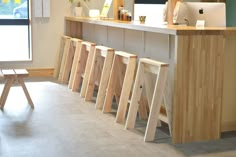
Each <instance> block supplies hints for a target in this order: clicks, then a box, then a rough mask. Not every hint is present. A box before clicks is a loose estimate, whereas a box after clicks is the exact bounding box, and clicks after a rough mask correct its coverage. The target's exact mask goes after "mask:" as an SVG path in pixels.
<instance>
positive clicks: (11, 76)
mask: <svg viewBox="0 0 236 157" xmlns="http://www.w3.org/2000/svg"><path fill="white" fill-rule="evenodd" d="M1 73H2V76H3V77H4V79H5V80H6V83H5V85H4V88H3V92H2V95H1V98H0V106H1V109H2V110H3V108H4V105H5V103H6V100H7V96H8V94H9V91H10V88H11V86H12V84H13V83H14V81H16V82H18V83H19V84H20V85H21V87H22V88H23V91H24V93H25V96H26V98H27V100H28V103H29V105H30V106H31V108H32V109H33V108H34V104H33V101H32V100H31V98H30V95H29V92H28V90H27V88H26V86H25V83H24V80H23V78H25V77H28V75H29V73H28V71H27V70H25V69H9V70H1Z"/></svg>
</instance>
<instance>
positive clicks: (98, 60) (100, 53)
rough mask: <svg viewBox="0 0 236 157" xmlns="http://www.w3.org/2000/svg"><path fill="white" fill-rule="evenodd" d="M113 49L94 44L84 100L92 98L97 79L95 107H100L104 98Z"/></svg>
mask: <svg viewBox="0 0 236 157" xmlns="http://www.w3.org/2000/svg"><path fill="white" fill-rule="evenodd" d="M114 53H115V50H114V49H112V48H109V47H105V46H96V47H95V55H94V58H93V61H92V62H91V64H92V68H91V72H90V76H89V84H88V87H87V90H86V95H85V100H86V101H89V100H92V97H93V93H94V87H95V82H96V81H98V94H97V100H96V105H95V107H96V108H97V109H98V108H99V109H101V108H102V106H103V103H104V100H105V95H106V89H107V85H108V81H109V77H110V72H111V67H112V62H113V57H114Z"/></svg>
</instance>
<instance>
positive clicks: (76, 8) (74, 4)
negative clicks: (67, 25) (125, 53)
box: [68, 0, 83, 16]
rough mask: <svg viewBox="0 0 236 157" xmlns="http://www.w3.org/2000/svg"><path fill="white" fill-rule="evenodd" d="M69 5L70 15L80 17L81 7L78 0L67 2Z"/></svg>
mask: <svg viewBox="0 0 236 157" xmlns="http://www.w3.org/2000/svg"><path fill="white" fill-rule="evenodd" d="M68 1H69V2H70V3H71V8H70V9H71V15H72V16H82V10H83V8H82V6H81V3H80V0H68Z"/></svg>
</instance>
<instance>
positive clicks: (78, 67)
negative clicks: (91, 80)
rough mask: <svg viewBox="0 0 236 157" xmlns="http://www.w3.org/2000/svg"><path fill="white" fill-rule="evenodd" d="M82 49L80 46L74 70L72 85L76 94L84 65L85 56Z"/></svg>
mask: <svg viewBox="0 0 236 157" xmlns="http://www.w3.org/2000/svg"><path fill="white" fill-rule="evenodd" d="M83 49H84V48H83V47H82V46H81V47H80V53H79V57H78V60H77V63H76V69H75V74H74V78H73V83H72V91H73V92H77V91H78V90H79V87H80V84H81V77H82V73H83V69H84V65H85V64H86V58H87V55H86V54H85V53H84V52H83V51H84V50H83Z"/></svg>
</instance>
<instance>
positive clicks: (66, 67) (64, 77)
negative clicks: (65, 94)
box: [58, 38, 78, 84]
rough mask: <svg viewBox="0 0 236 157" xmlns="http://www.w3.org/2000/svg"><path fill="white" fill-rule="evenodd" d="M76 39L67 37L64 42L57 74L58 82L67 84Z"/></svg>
mask: <svg viewBox="0 0 236 157" xmlns="http://www.w3.org/2000/svg"><path fill="white" fill-rule="evenodd" d="M77 41H78V39H75V38H67V39H66V42H65V50H64V53H63V57H62V62H61V68H60V72H59V76H58V81H59V82H60V83H64V84H67V83H68V81H69V77H70V73H71V68H72V63H73V58H74V54H75V43H76V42H77Z"/></svg>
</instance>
